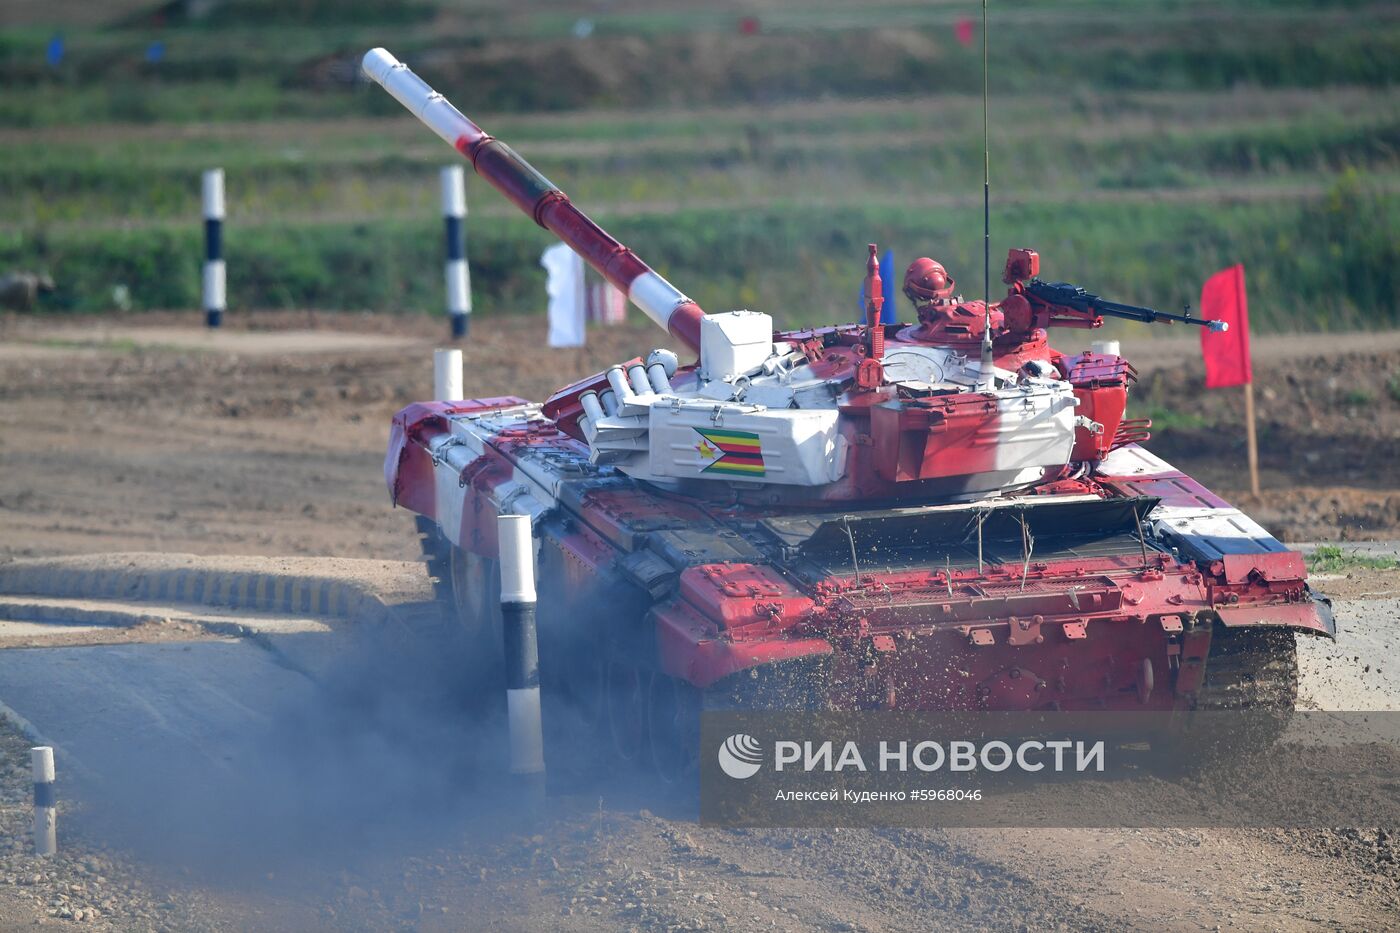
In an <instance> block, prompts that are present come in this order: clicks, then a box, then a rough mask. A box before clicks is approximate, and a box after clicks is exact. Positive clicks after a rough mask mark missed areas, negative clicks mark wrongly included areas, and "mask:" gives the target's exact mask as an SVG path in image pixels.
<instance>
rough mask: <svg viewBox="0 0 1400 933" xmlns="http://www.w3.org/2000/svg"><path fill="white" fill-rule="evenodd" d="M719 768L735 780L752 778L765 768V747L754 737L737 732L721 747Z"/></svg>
mask: <svg viewBox="0 0 1400 933" xmlns="http://www.w3.org/2000/svg"><path fill="white" fill-rule="evenodd" d="M719 766H720V770H722V771H723V772H724V773H725V774H727V775H729V776H730V777H732V778H734V779H735V780H738V781H742V780H744V779H745V778H751V777H753V776H754V775H755V774H757V773H758V769H759V768H761V767H763V746H762V745H760V744H759V743H758V739H756V738H754V737H753V736H751V735H747V734H745V733H743V732H736V733H735V734H734V735H731V736H730V737H729V738H727V739H725V740H724V743H723V744H721V745H720V747H719Z"/></svg>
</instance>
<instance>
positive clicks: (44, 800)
mask: <svg viewBox="0 0 1400 933" xmlns="http://www.w3.org/2000/svg"><path fill="white" fill-rule="evenodd" d="M29 762H30V767H31V768H32V769H33V772H34V854H35V855H53V854H55V853H56V852H58V801H57V800H56V799H55V795H54V789H53V785H54V770H53V748H52V747H50V746H48V745H40V746H37V747H35V748H31V749H30V750H29Z"/></svg>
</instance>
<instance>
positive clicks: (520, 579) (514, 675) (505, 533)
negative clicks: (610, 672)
mask: <svg viewBox="0 0 1400 933" xmlns="http://www.w3.org/2000/svg"><path fill="white" fill-rule="evenodd" d="M496 537H497V540H498V541H499V544H500V554H501V619H502V622H503V623H504V635H505V649H506V650H505V655H506V719H507V723H508V726H509V729H510V773H511V775H512V776H513V777H514V778H515V779H516V780H517V781H518V782H519V785H518V786H519V787H520V790H521V792H522V794H523V796H524V800H525V803H526V806H527V807H529V808H530V809H534V810H537V809H539V807H540V806H541V805H542V804H543V803H544V792H545V776H544V775H545V772H544V729H543V725H542V722H541V714H540V655H539V643H538V634H537V631H536V628H535V540H534V536H533V534H532V533H531V529H530V516H528V515H502V516H500V517H498V518H497V519H496Z"/></svg>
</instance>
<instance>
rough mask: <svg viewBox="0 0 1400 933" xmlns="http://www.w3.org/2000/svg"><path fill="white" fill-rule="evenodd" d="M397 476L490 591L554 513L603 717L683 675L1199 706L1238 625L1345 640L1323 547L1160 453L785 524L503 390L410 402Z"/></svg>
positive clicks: (544, 533) (546, 626)
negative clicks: (500, 556) (1314, 581)
mask: <svg viewBox="0 0 1400 933" xmlns="http://www.w3.org/2000/svg"><path fill="white" fill-rule="evenodd" d="M386 480H387V482H388V485H389V488H390V490H391V491H392V493H393V496H394V500H395V502H396V503H397V504H399V505H402V506H405V507H408V508H410V509H412V510H413V511H415V512H417V513H419V514H420V515H422V516H424V517H425V518H426V519H427V520H429V521H431V522H432V523H433V524H434V525H436V527H437V528H438V531H439V534H440V539H439V540H440V544H441V546H442V547H444V548H447V549H452V550H455V551H456V552H458V553H460V554H462V555H470V556H471V557H472V558H473V559H475V560H476V561H478V562H483V563H482V566H485V567H486V568H488V572H487V573H481V572H478V573H477V574H476V575H475V577H472V578H468V577H465V576H464V577H462V579H463V580H467V579H474V580H476V581H478V582H477V583H476V584H470V585H477V586H479V585H480V584H479V581H480V580H482V579H484V578H485V577H487V576H489V567H490V562H491V561H493V560H494V558H495V549H496V541H495V533H494V529H495V524H496V522H495V520H496V516H497V515H498V514H501V513H503V512H513V513H519V514H528V515H531V516H532V518H533V519H534V520H535V524H536V536H537V538H538V540H539V542H540V555H539V565H540V581H541V595H540V600H541V610H540V618H541V623H540V624H541V665H542V668H543V669H544V670H545V671H546V672H547V674H546V676H550V675H549V673H548V672H550V671H553V672H554V676H555V677H557V678H558V680H559V681H560V683H563V684H566V685H568V684H571V686H566V687H564V688H561V689H564V690H565V692H567V693H569V694H570V695H571V696H573V698H574V700H575V701H577V702H579V703H580V705H582V706H583V707H592V706H593V705H594V699H593V698H591V697H590V696H589V694H590V693H591V692H595V691H601V692H602V693H607V691H606V690H604V689H603V685H604V684H605V683H606V682H608V681H609V680H610V679H611V680H612V681H617V680H618V679H621V680H623V681H624V682H625V683H624V686H623V687H622V688H620V689H622V691H623V692H624V693H628V692H630V693H631V694H635V695H637V696H640V695H641V694H643V693H646V692H647V691H650V690H652V689H653V687H651V686H650V685H651V683H652V681H653V680H655V679H666V680H670V681H674V683H675V685H678V686H679V687H681V688H684V689H685V690H688V691H694V693H695V694H696V695H698V696H701V697H708V698H710V700H711V701H712V702H715V703H720V704H722V705H726V706H732V705H743V706H757V707H777V708H792V707H815V708H824V709H882V708H884V709H938V710H979V709H985V710H1036V709H1063V710H1102V709H1108V710H1154V711H1171V710H1189V709H1193V708H1196V707H1197V706H1198V705H1200V704H1201V698H1202V691H1203V685H1204V684H1206V682H1207V677H1208V672H1209V670H1210V667H1211V657H1212V648H1213V646H1216V647H1218V643H1219V642H1220V641H1221V640H1222V638H1224V637H1226V636H1228V635H1229V634H1230V633H1231V632H1234V631H1237V630H1255V629H1261V628H1264V629H1277V630H1280V631H1300V632H1306V633H1312V634H1320V635H1331V634H1332V633H1333V631H1334V627H1333V624H1332V621H1331V615H1330V612H1329V611H1328V608H1327V605H1326V603H1325V601H1322V600H1320V599H1318V598H1317V597H1315V596H1314V594H1313V593H1312V592H1311V591H1310V590H1309V588H1308V587H1307V584H1306V571H1305V568H1304V565H1303V561H1302V557H1301V555H1300V554H1298V553H1297V552H1294V551H1290V550H1288V549H1287V548H1285V547H1284V546H1283V545H1282V544H1280V543H1279V542H1278V541H1277V540H1275V539H1274V538H1273V537H1272V536H1270V535H1269V534H1268V533H1267V532H1266V531H1264V529H1262V528H1260V527H1259V526H1258V525H1257V524H1255V523H1254V522H1252V521H1251V520H1250V519H1248V518H1247V517H1246V516H1244V515H1243V514H1242V513H1240V512H1239V511H1238V510H1236V509H1234V508H1232V507H1231V506H1230V505H1229V504H1228V503H1226V502H1225V501H1224V500H1222V499H1220V498H1219V497H1218V496H1216V495H1214V494H1213V493H1211V492H1210V491H1209V490H1207V489H1205V488H1204V487H1203V486H1201V485H1200V484H1199V483H1197V482H1196V481H1195V480H1193V479H1191V478H1190V477H1189V476H1186V475H1185V474H1183V473H1181V472H1180V471H1177V470H1175V469H1173V468H1172V467H1171V466H1170V465H1169V464H1166V463H1165V462H1163V461H1161V460H1160V459H1159V458H1157V457H1155V456H1153V455H1152V454H1151V453H1149V452H1148V451H1146V450H1145V449H1143V448H1141V447H1138V446H1136V445H1127V446H1125V447H1123V448H1120V449H1118V450H1115V451H1113V452H1111V453H1110V454H1109V455H1108V456H1107V457H1106V458H1104V459H1103V460H1102V461H1101V462H1100V464H1099V465H1098V467H1097V469H1096V470H1094V471H1093V473H1092V475H1083V476H1081V477H1079V478H1077V479H1076V480H1074V481H1073V482H1061V483H1053V484H1049V485H1048V486H1041V487H1038V488H1036V489H1034V490H1032V491H1030V492H1026V493H1023V494H1020V495H1012V496H998V497H995V498H993V499H984V500H980V501H976V502H964V503H948V504H938V505H920V506H905V507H890V506H888V505H886V507H883V508H882V507H873V508H867V509H864V510H852V509H851V508H850V506H849V505H847V506H845V507H844V508H842V509H840V510H828V511H823V510H821V509H816V510H809V511H792V510H790V509H778V508H774V509H770V510H767V511H765V510H763V509H759V508H755V507H753V506H750V505H739V504H725V503H723V502H720V501H713V500H701V499H696V498H689V497H683V496H678V495H675V494H673V493H668V492H666V491H663V490H660V489H658V488H655V487H652V486H650V485H648V484H643V483H639V482H637V481H635V480H632V479H629V478H627V477H625V476H622V475H621V474H618V473H616V472H615V471H612V470H609V469H608V468H606V467H597V466H594V465H592V464H590V463H589V459H588V452H587V448H586V447H585V446H584V445H583V444H582V443H580V442H579V441H577V440H575V439H574V438H572V437H570V436H569V435H567V434H565V433H564V432H562V431H561V430H559V429H558V428H557V427H556V425H555V424H554V423H553V422H552V421H550V420H549V419H548V418H546V417H545V416H544V415H543V414H542V413H541V411H540V408H539V407H538V406H536V405H533V404H531V403H528V402H525V401H523V400H521V399H515V398H503V399H484V400H474V401H467V402H459V403H424V404H417V405H412V406H409V407H408V408H406V409H404V410H403V411H402V412H400V413H399V415H398V416H397V417H396V419H395V422H394V430H393V438H392V441H391V446H390V450H389V454H388V458H387V460H386ZM461 585H469V584H461ZM459 597H460V598H459V599H458V600H457V605H458V606H459V607H460V606H461V605H489V602H490V600H489V599H481V598H480V594H479V593H478V594H465V593H464V594H459ZM1290 644H1291V642H1290ZM614 692H616V691H614ZM614 705H616V700H615V701H614ZM643 706H645V702H644V701H643ZM598 715H600V716H604V715H605V713H603V712H600V713H598ZM617 715H618V714H616V713H614V714H613V716H614V718H616V716H617ZM638 716H640V717H641V718H643V719H644V718H645V715H644V713H641V714H638Z"/></svg>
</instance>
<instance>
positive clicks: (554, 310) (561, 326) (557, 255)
mask: <svg viewBox="0 0 1400 933" xmlns="http://www.w3.org/2000/svg"><path fill="white" fill-rule="evenodd" d="M540 265H542V266H544V268H545V271H546V272H548V273H549V282H548V283H547V284H546V286H545V288H546V290H547V291H548V293H549V345H550V346H551V347H581V346H583V342H584V281H583V259H582V258H581V257H580V256H579V255H578V253H575V252H574V251H573V250H572V249H570V248H569V246H568V245H567V244H565V243H555V244H554V245H553V246H551V247H550V248H549V249H547V250H545V251H544V255H542V256H540Z"/></svg>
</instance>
